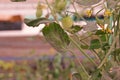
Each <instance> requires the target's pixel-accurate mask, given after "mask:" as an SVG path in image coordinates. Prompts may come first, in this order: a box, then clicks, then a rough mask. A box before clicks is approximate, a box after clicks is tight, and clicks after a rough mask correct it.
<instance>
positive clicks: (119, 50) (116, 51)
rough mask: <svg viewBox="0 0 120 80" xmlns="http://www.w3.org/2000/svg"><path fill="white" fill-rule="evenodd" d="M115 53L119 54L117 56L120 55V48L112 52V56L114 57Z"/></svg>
mask: <svg viewBox="0 0 120 80" xmlns="http://www.w3.org/2000/svg"><path fill="white" fill-rule="evenodd" d="M115 53H116V54H117V56H118V55H120V48H118V49H115V50H114V51H112V53H111V54H112V55H114V54H115Z"/></svg>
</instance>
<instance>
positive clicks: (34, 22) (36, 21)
mask: <svg viewBox="0 0 120 80" xmlns="http://www.w3.org/2000/svg"><path fill="white" fill-rule="evenodd" d="M24 22H25V24H26V25H28V26H32V27H36V26H39V25H40V24H44V23H50V22H52V21H50V20H48V19H46V18H37V19H24Z"/></svg>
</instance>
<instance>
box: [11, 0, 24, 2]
mask: <svg viewBox="0 0 120 80" xmlns="http://www.w3.org/2000/svg"><path fill="white" fill-rule="evenodd" d="M11 1H12V2H21V1H26V0H11Z"/></svg>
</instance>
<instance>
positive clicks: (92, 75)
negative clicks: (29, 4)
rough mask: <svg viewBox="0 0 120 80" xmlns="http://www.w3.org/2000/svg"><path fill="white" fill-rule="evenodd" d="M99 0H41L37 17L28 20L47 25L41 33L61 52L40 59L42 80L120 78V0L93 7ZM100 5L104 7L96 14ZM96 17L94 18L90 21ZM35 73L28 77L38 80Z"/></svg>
mask: <svg viewBox="0 0 120 80" xmlns="http://www.w3.org/2000/svg"><path fill="white" fill-rule="evenodd" d="M19 1H20V0H19ZM22 1H23V0H22ZM98 1H99V0H95V1H94V0H53V1H52V2H49V0H45V1H44V3H41V2H40V1H38V5H37V8H36V18H35V19H25V23H26V24H27V25H28V26H30V27H37V26H39V25H40V24H45V27H44V28H43V29H42V30H41V32H42V33H43V36H44V38H45V39H46V40H47V42H48V43H49V44H50V45H51V46H53V48H55V49H56V51H58V53H57V55H56V56H55V58H54V59H50V60H47V61H46V60H45V61H44V60H43V61H42V60H38V61H37V68H36V71H37V75H38V76H39V77H41V80H120V0H103V1H102V2H101V3H98V4H96V5H95V6H92V5H93V4H94V3H97V2H98ZM76 5H77V7H76ZM100 5H103V7H102V8H101V9H100V10H98V11H97V12H96V13H95V14H94V11H95V8H96V7H98V6H100ZM71 7H72V11H71ZM80 7H83V10H82V11H79V8H80ZM44 9H46V10H47V14H44V12H43V11H44ZM101 12H103V14H102V18H101V15H100V13H101ZM99 15H100V16H99ZM93 17H94V19H95V20H94V21H92V20H89V19H91V18H93ZM80 21H84V22H86V25H81V24H80V23H79V22H80ZM78 23H79V24H78ZM79 56H83V57H84V58H82V57H79ZM68 57H69V58H68ZM29 71H30V70H28V73H29ZM32 74H33V73H32ZM28 75H30V74H28ZM31 76H32V77H31V78H29V79H28V80H37V78H36V79H33V75H31ZM43 76H44V77H43ZM39 79H40V78H39ZM19 80H21V79H19ZM22 80H24V79H22ZM26 80H27V79H26Z"/></svg>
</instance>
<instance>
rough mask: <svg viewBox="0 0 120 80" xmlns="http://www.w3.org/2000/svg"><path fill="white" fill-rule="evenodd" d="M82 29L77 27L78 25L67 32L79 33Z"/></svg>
mask: <svg viewBox="0 0 120 80" xmlns="http://www.w3.org/2000/svg"><path fill="white" fill-rule="evenodd" d="M82 29H83V27H81V26H79V25H75V26H72V27H71V29H70V31H69V32H71V33H77V32H79V31H80V30H82Z"/></svg>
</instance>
